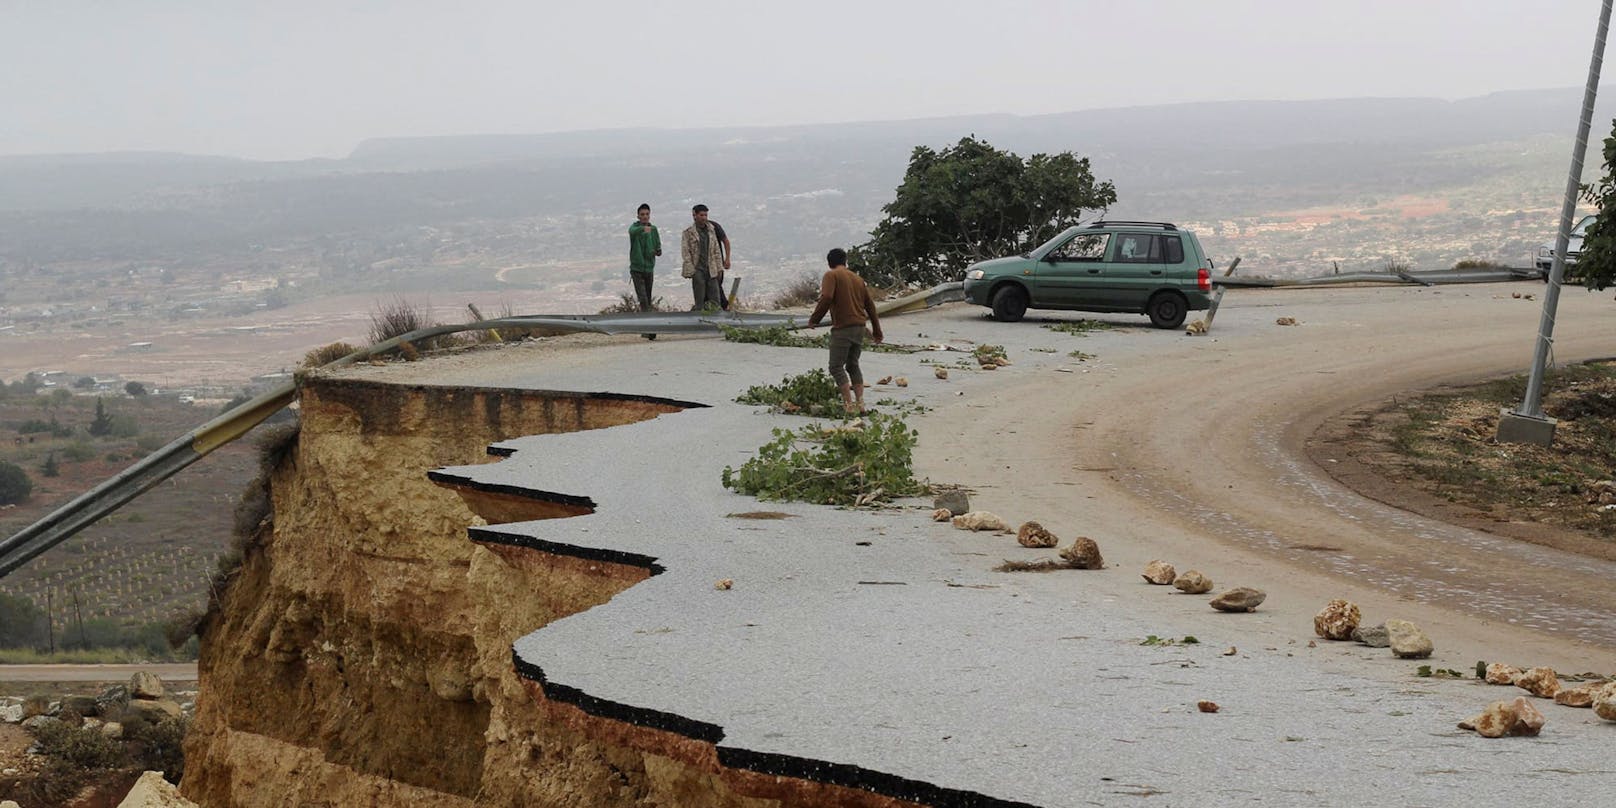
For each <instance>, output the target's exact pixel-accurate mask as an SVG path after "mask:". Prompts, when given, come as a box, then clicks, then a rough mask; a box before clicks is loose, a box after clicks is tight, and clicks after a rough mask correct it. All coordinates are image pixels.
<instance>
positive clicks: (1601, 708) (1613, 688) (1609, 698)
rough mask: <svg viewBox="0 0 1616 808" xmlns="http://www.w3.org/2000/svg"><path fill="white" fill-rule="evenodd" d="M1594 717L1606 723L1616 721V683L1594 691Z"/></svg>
mask: <svg viewBox="0 0 1616 808" xmlns="http://www.w3.org/2000/svg"><path fill="white" fill-rule="evenodd" d="M1594 715H1597V716H1599V717H1600V718H1603V719H1605V720H1606V721H1616V683H1610V684H1606V685H1605V686H1603V687H1601V688H1599V689H1598V690H1595V691H1594Z"/></svg>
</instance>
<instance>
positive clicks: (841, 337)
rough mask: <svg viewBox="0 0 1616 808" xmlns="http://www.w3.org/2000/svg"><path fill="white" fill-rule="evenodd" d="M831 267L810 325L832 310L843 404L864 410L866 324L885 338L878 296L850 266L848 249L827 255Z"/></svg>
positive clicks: (834, 362) (833, 352) (835, 369)
mask: <svg viewBox="0 0 1616 808" xmlns="http://www.w3.org/2000/svg"><path fill="white" fill-rule="evenodd" d="M825 263H827V264H829V265H830V270H829V271H828V272H826V273H825V277H824V278H823V279H822V280H820V282H819V305H817V306H815V307H814V313H813V315H812V316H810V317H809V318H808V327H809V328H818V327H819V321H820V319H821V318H823V317H824V316H825V312H826V311H829V312H830V375H831V378H833V379H835V380H836V386H837V387H838V388H840V389H841V391H842V407H843V408H844V409H846V410H847V411H848V412H854V413H856V412H863V411H864V372H863V371H862V370H860V369H859V354H860V353H862V352H863V351H864V323H865V321H866V318H868V322H869V324H870V333H871V338H872V339H874V340H875V341H876V342H877V343H879V342H880V341H881V318H880V317H878V316H876V313H875V299H874V298H872V297H870V287H869V286H868V285H866V284H865V283H864V279H863V278H860V277H859V276H858V275H856V274H854V272H853V270H851V269H848V268H847V251H846V250H843V249H842V248H840V247H837V248H836V249H834V250H831V251H830V253H829V254H827V255H826V256H825Z"/></svg>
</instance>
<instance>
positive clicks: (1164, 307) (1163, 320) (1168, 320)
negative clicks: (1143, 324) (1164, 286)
mask: <svg viewBox="0 0 1616 808" xmlns="http://www.w3.org/2000/svg"><path fill="white" fill-rule="evenodd" d="M1189 308H1190V307H1189V303H1188V302H1187V301H1185V300H1184V298H1183V296H1181V295H1177V294H1174V293H1172V292H1162V293H1160V294H1158V295H1156V296H1155V297H1153V298H1151V299H1150V303H1149V305H1147V306H1145V313H1146V314H1149V315H1150V324H1151V325H1153V326H1155V327H1157V328H1177V327H1179V326H1181V325H1183V324H1184V315H1185V313H1187V312H1188V311H1189Z"/></svg>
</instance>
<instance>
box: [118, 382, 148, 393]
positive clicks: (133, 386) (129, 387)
mask: <svg viewBox="0 0 1616 808" xmlns="http://www.w3.org/2000/svg"><path fill="white" fill-rule="evenodd" d="M123 391H124V392H125V393H128V394H129V395H132V396H143V395H146V385H144V384H141V383H140V382H130V383H128V384H126V385H124V386H123Z"/></svg>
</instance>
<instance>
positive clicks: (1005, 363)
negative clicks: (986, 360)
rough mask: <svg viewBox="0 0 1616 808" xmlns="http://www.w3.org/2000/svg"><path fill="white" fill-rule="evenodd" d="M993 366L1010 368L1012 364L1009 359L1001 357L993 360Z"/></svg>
mask: <svg viewBox="0 0 1616 808" xmlns="http://www.w3.org/2000/svg"><path fill="white" fill-rule="evenodd" d="M993 364H994V365H995V366H996V367H1001V368H1007V367H1010V366H1011V365H1012V364H1014V363H1013V362H1011V361H1010V360H1009V359H1006V358H1005V357H1002V356H1001V357H999V358H998V359H995V360H993Z"/></svg>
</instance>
